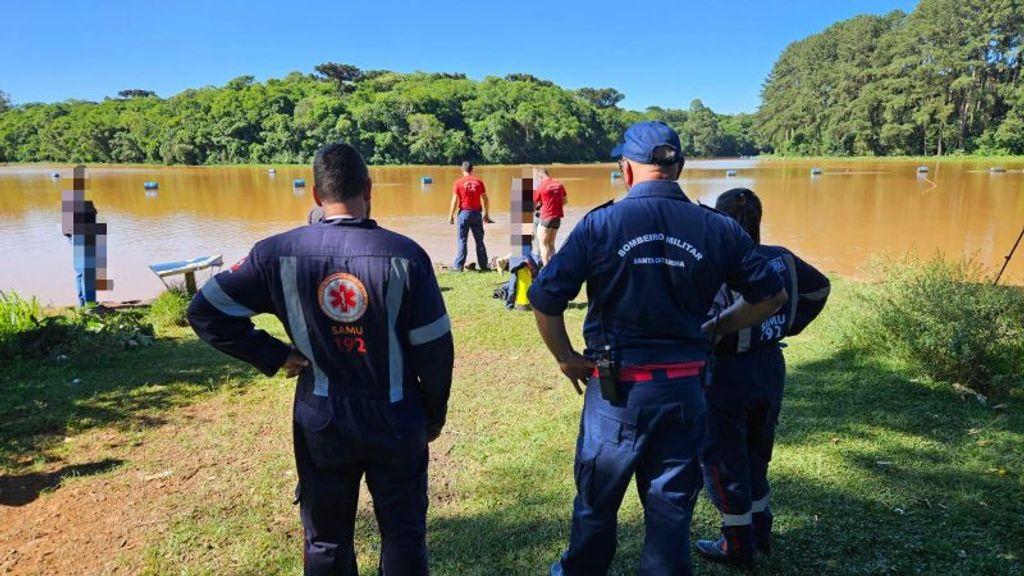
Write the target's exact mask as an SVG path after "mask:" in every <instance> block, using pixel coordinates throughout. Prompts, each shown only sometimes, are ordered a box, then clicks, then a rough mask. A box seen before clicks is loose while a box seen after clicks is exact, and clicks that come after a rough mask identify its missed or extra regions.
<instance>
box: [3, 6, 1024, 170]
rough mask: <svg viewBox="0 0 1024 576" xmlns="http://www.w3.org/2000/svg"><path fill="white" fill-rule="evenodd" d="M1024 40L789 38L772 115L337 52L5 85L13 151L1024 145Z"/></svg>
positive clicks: (300, 152)
mask: <svg viewBox="0 0 1024 576" xmlns="http://www.w3.org/2000/svg"><path fill="white" fill-rule="evenodd" d="M1022 48H1024V3H1022V2H1018V1H996V2H993V1H990V0H987V1H981V0H922V1H921V2H920V4H919V5H918V7H917V8H916V9H915V10H914V11H913V12H912V13H910V14H905V13H903V12H899V11H896V12H892V13H890V14H888V15H885V16H858V17H856V18H853V19H850V20H847V21H844V22H840V23H838V24H835V25H833V26H832V27H830V28H828V29H827V30H825V31H824V32H822V33H820V34H815V35H813V36H810V37H808V38H806V39H804V40H801V41H799V42H795V43H793V44H791V45H790V46H788V47H787V48H786V49H785V50H784V51H783V53H782V55H781V56H780V57H779V59H778V61H777V62H776V63H775V66H774V68H773V69H772V72H771V74H770V75H769V77H768V79H767V80H766V81H765V83H764V87H763V90H762V103H761V107H760V109H759V110H758V111H757V113H756V114H736V115H726V114H717V113H715V112H714V111H712V110H711V109H710V108H708V107H707V106H705V105H704V104H703V103H702V102H701V101H700V100H694V101H693V102H692V103H691V104H690V107H689V108H688V109H686V110H679V109H663V108H658V107H652V108H648V109H647V110H645V111H643V112H638V111H632V110H625V109H623V108H621V107H619V103H620V102H621V101H622V99H623V95H622V94H621V93H620V92H618V91H617V90H615V89H614V88H581V89H578V90H568V89H565V88H561V87H559V86H556V85H555V84H553V83H552V82H550V81H547V80H542V79H539V78H536V77H534V76H531V75H529V74H510V75H508V76H505V77H504V78H497V77H488V78H485V79H484V80H482V81H475V80H471V79H468V78H466V76H465V75H463V74H430V73H422V72H417V73H413V74H401V73H397V72H388V71H384V70H370V71H364V70H360V69H358V68H356V67H354V66H351V65H346V64H337V63H331V62H328V63H325V64H321V65H319V66H317V67H316V69H315V73H313V74H303V73H300V72H293V73H291V74H289V75H288V76H286V77H285V78H282V79H270V80H267V81H266V82H263V83H260V82H256V81H255V80H254V78H253V77H252V76H241V77H239V78H235V79H234V80H231V81H230V82H228V83H227V84H225V85H224V86H221V87H206V88H199V89H192V90H185V91H184V92H181V93H179V94H176V95H174V96H172V97H170V98H160V97H158V96H157V95H156V94H154V93H153V92H151V91H148V90H142V89H132V90H122V91H121V92H120V93H119V95H118V97H117V98H111V99H107V100H104V101H103V102H98V103H97V102H85V101H74V100H69V101H65V102H60V103H54V104H22V105H18V106H11V105H10V98H9V97H7V96H6V95H5V94H4V93H3V92H0V162H30V161H53V162H112V163H166V164H224V163H306V162H309V161H310V160H311V158H312V156H313V154H314V152H315V151H316V149H317V148H318V147H319V146H321V145H322V144H323V143H325V142H330V141H334V140H345V141H348V142H351V143H353V144H354V145H355V146H357V147H358V148H359V149H360V150H361V151H362V152H363V154H364V155H365V157H366V158H367V159H368V160H369V161H370V162H371V163H373V164H442V163H452V162H456V161H460V160H463V159H466V158H471V159H475V160H478V161H483V162H487V163H503V164H515V163H529V162H592V161H597V160H605V159H607V152H608V150H609V149H610V148H611V147H612V145H613V144H614V143H615V141H616V139H617V138H618V137H619V135H620V134H621V133H622V130H623V129H624V127H625V126H627V125H628V124H630V123H632V122H635V121H637V120H640V119H645V118H651V119H660V120H664V121H666V122H668V123H669V124H671V125H673V127H675V128H676V129H677V130H678V131H679V132H680V133H681V134H682V136H683V143H684V147H685V148H686V150H685V151H684V152H685V153H686V154H687V155H688V156H705V157H707V156H739V155H752V154H756V153H762V152H774V153H778V154H788V155H837V156H849V155H864V156H884V155H933V154H937V155H943V154H951V153H974V154H1024V83H1022V82H1021V77H1020V76H1021V52H1022ZM680 66H685V62H684V63H681V64H680ZM755 80H756V79H753V78H752V79H750V81H755Z"/></svg>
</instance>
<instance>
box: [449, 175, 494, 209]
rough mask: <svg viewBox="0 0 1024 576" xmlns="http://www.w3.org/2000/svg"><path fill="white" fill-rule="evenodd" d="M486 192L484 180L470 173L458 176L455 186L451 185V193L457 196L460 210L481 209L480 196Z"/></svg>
mask: <svg viewBox="0 0 1024 576" xmlns="http://www.w3.org/2000/svg"><path fill="white" fill-rule="evenodd" d="M486 193H487V189H486V188H484V181H483V180H481V179H479V178H477V177H476V176H473V175H472V174H470V175H468V176H463V177H462V178H459V179H458V180H456V181H455V186H453V187H452V194H454V195H456V196H458V197H459V209H460V210H476V211H477V212H479V211H481V210H483V204H481V203H480V197H481V196H483V195H484V194H486Z"/></svg>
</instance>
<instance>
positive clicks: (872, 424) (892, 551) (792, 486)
mask: <svg viewBox="0 0 1024 576" xmlns="http://www.w3.org/2000/svg"><path fill="white" fill-rule="evenodd" d="M783 419H784V423H783V425H782V426H781V428H780V436H779V450H778V451H777V457H776V462H775V467H774V468H773V471H772V473H771V478H772V482H773V493H772V494H773V495H772V502H773V508H774V509H775V512H776V530H775V533H776V542H775V552H774V553H773V554H772V555H770V556H767V557H764V558H763V559H762V560H761V561H760V567H759V570H758V573H760V574H771V575H782V574H785V575H801V574H835V575H850V576H853V575H872V574H1006V575H1020V574H1024V565H1022V560H1024V558H1022V554H1021V553H1020V550H1024V547H1022V546H1021V544H1022V543H1024V522H1022V520H1024V501H1022V500H1021V499H1020V484H1019V478H1018V477H1016V476H1015V474H1019V471H1020V470H1021V468H1020V466H1018V465H1016V464H1014V462H1019V461H1020V460H1019V444H1018V445H1017V447H1016V448H1014V445H1013V444H1012V443H1013V442H1014V441H1016V439H1019V438H1020V437H1021V431H1022V427H1021V425H1020V420H1019V416H1018V415H1016V414H1011V415H1009V416H1004V415H1000V414H998V413H994V412H993V411H991V410H989V409H986V408H984V407H981V406H980V405H977V404H976V403H974V402H973V401H963V400H961V399H960V398H959V396H958V395H956V394H955V393H954V392H953V391H952V390H948V389H946V388H944V387H943V386H941V385H930V384H921V383H915V382H912V381H909V380H908V379H907V378H906V377H905V376H903V375H901V374H900V373H899V372H898V370H897V369H896V368H893V367H890V366H887V365H886V364H885V363H884V362H878V361H876V360H873V359H871V358H867V357H862V356H858V355H857V354H854V353H852V352H836V353H835V354H831V355H829V356H827V357H826V358H824V359H820V360H813V361H807V362H800V363H794V365H793V366H792V367H791V378H790V382H789V390H788V391H787V398H786V404H785V407H784V409H783ZM999 419H1001V420H999ZM994 420H998V422H1001V424H999V427H1000V429H1001V430H1002V432H1003V433H1005V435H1006V438H1007V440H1006V442H1008V443H1009V444H1008V446H1007V447H1003V448H1000V447H996V446H991V447H989V448H986V449H984V450H982V449H979V447H978V445H977V443H976V441H975V440H976V438H977V436H972V435H971V434H970V433H969V431H970V430H972V429H976V428H984V427H985V426H989V425H991V424H992V422H993V421H994ZM833 440H835V441H833ZM1003 453H1008V455H1006V456H1003ZM1014 453H1017V454H1018V455H1017V456H1014V455H1013V454H1014ZM537 457H538V454H537V453H534V454H532V457H526V458H524V459H523V460H517V461H514V462H507V461H503V462H504V463H503V464H500V465H494V466H491V467H489V469H488V470H487V471H486V477H485V478H482V479H481V480H480V485H479V486H478V487H477V489H475V490H473V492H474V494H476V496H477V497H479V498H485V499H486V500H488V501H492V502H495V505H493V506H491V507H490V509H488V510H486V511H485V512H482V513H476V514H456V515H454V516H444V515H441V516H438V517H434V518H432V520H431V523H430V532H429V539H430V550H431V561H432V566H433V567H434V568H435V573H437V574H439V575H449V574H451V575H455V574H458V575H484V574H509V575H512V574H524V575H525V574H540V573H544V572H545V571H546V569H547V566H548V565H549V564H550V563H551V562H553V561H555V560H556V559H557V558H558V556H559V554H560V553H561V552H562V550H563V549H564V546H565V545H566V544H567V539H568V534H569V518H570V503H571V495H567V494H561V493H559V491H558V490H555V489H553V488H552V487H551V486H550V485H549V484H550V483H545V482H544V478H545V476H544V474H542V473H538V472H537V467H538V463H537V462H538V460H534V459H535V458H537ZM1004 457H1005V458H1009V459H1010V460H1008V461H1007V462H1008V463H1004V464H1000V459H1001V458H1004ZM1014 458H1017V460H1013V459H1014ZM787 459H788V460H789V461H786V460H787ZM880 462H881V464H880ZM999 466H1005V467H1006V468H1008V469H1009V472H1008V473H1007V475H1006V476H1000V475H998V474H993V473H990V472H988V470H989V469H990V468H992V467H999ZM627 499H635V495H634V492H633V490H630V491H629V493H628V494H627ZM719 521H720V519H719V516H718V514H717V512H715V511H714V510H713V509H712V508H711V506H710V504H709V503H708V502H707V501H706V498H703V497H702V502H701V503H700V506H699V511H698V513H697V515H696V517H695V521H694V526H693V530H692V537H691V545H692V542H693V540H695V539H696V538H708V537H717V535H718V523H719ZM642 540H643V523H642V519H640V518H637V517H635V516H634V515H632V514H629V515H620V525H619V549H618V553H617V555H616V559H615V561H614V563H613V566H612V570H611V572H610V573H611V574H633V573H635V570H636V566H637V564H638V561H639V555H640V550H641V547H642ZM692 556H693V563H694V567H695V573H696V574H698V575H699V574H735V573H736V572H735V571H734V570H732V569H730V568H728V567H721V566H718V565H714V564H711V563H708V562H705V561H703V560H701V559H699V558H698V557H697V556H696V555H695V554H692Z"/></svg>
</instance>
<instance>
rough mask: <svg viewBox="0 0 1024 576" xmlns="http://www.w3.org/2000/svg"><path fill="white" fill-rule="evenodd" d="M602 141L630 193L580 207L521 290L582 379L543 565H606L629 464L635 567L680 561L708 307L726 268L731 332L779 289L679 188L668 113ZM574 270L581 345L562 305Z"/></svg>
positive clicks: (663, 567) (773, 301)
mask: <svg viewBox="0 0 1024 576" xmlns="http://www.w3.org/2000/svg"><path fill="white" fill-rule="evenodd" d="M612 154H613V155H614V156H620V155H621V157H622V159H621V160H620V162H619V164H620V167H621V168H622V174H623V178H624V180H625V182H626V185H627V186H628V187H629V193H628V194H627V195H626V197H625V199H624V200H622V201H620V202H616V203H614V204H612V203H609V204H606V205H604V206H601V207H599V208H597V209H596V210H593V211H592V212H590V213H589V214H587V215H586V216H585V217H584V218H583V220H581V221H580V223H579V224H577V225H576V227H575V228H573V230H572V232H571V233H570V234H569V237H568V238H567V239H566V241H565V244H564V245H563V246H562V250H561V252H560V253H559V255H558V257H557V258H553V259H552V260H551V262H550V263H548V265H547V266H545V267H544V268H543V269H542V271H541V273H540V275H539V276H538V277H537V279H536V280H535V281H534V282H533V285H532V286H531V288H530V292H529V297H530V303H531V304H532V305H533V309H534V312H535V314H536V317H537V325H538V328H539V330H540V333H541V336H542V337H543V339H544V343H545V344H546V345H547V347H548V349H549V350H550V351H551V353H552V354H553V355H554V357H555V359H556V360H557V361H558V366H559V368H560V369H561V371H562V372H563V373H564V374H565V375H566V376H567V377H568V378H569V380H570V381H572V383H573V384H574V385H575V386H576V387H577V390H580V385H581V384H582V385H583V386H585V387H586V396H585V398H584V401H583V414H582V416H581V422H580V430H579V436H578V438H577V441H576V464H575V478H576V500H575V503H574V505H573V518H572V534H571V537H570V540H569V547H568V549H567V550H566V551H565V553H564V554H563V555H562V557H561V559H560V560H559V561H558V562H555V564H554V565H553V566H552V567H551V574H553V575H560V574H566V575H578V576H584V575H586V576H595V575H603V574H607V573H608V568H609V566H610V565H611V562H612V558H613V557H614V555H615V548H616V540H617V518H616V516H617V514H618V510H619V506H620V504H621V503H622V498H623V496H624V495H625V492H626V488H627V487H628V486H629V482H630V479H631V478H632V477H633V475H634V474H635V475H636V483H637V489H638V490H639V493H640V501H641V502H642V503H643V506H644V519H645V524H646V532H645V540H644V549H643V554H642V555H641V557H640V574H652V575H654V574H658V575H662V574H664V575H673V576H682V575H688V574H690V573H691V566H690V551H689V546H688V538H689V526H690V518H691V515H692V513H693V504H694V502H695V500H696V497H697V494H698V493H699V491H700V485H701V479H700V467H699V462H698V453H699V450H700V447H701V443H702V442H703V438H704V397H703V395H702V394H701V386H700V383H701V378H700V374H701V369H702V367H703V366H704V362H705V360H706V359H707V354H708V348H709V346H708V342H709V333H708V330H709V329H710V327H711V323H706V322H705V319H706V313H707V310H708V309H709V308H710V307H711V304H712V301H713V299H714V297H715V294H716V293H717V292H718V288H719V286H721V284H722V283H723V282H724V283H725V284H727V285H728V286H730V287H731V288H732V289H733V290H736V291H738V292H740V293H741V294H743V295H744V298H745V299H744V300H743V301H741V302H739V303H737V305H736V306H734V307H732V308H730V309H729V310H727V311H725V312H724V313H723V314H722V315H721V317H720V318H719V330H720V331H721V332H723V333H724V332H729V331H733V330H738V329H740V328H743V327H745V326H750V325H752V324H756V323H760V322H761V321H762V320H764V319H766V318H767V317H768V316H770V315H771V314H772V313H773V312H774V311H775V310H777V309H778V307H779V306H780V305H782V304H783V303H784V302H785V301H786V293H785V291H784V290H783V283H782V279H781V278H780V277H779V274H778V273H777V272H775V271H774V270H772V269H771V268H770V267H769V266H768V262H767V261H766V260H765V259H764V258H762V257H761V256H759V255H758V254H757V253H756V252H755V251H754V243H753V242H752V241H751V240H750V237H749V236H747V234H746V232H744V231H743V230H742V229H741V228H740V227H739V225H737V224H736V222H735V221H733V220H731V219H729V218H727V217H725V216H723V215H721V214H719V213H717V212H714V211H713V210H710V209H707V208H704V207H702V206H699V205H697V204H694V203H693V202H691V201H690V200H689V199H688V198H687V197H686V195H685V194H684V193H683V191H682V189H681V188H680V187H679V184H677V183H676V180H678V178H679V174H680V172H681V171H682V168H683V156H682V148H681V146H680V143H679V136H678V135H677V134H676V132H675V131H674V130H672V129H671V128H670V127H669V126H667V125H666V124H663V123H661V122H641V123H638V124H634V125H633V126H631V127H630V128H629V129H628V130H627V131H626V134H625V142H624V143H623V144H620V145H619V146H618V147H617V148H616V149H615V150H613V151H612ZM584 282H586V285H587V301H588V303H589V310H588V312H587V318H586V321H585V322H584V325H583V337H584V340H585V341H586V346H587V348H586V350H585V351H584V353H583V354H580V353H577V352H576V351H574V350H573V348H572V344H571V342H570V340H569V336H568V335H567V334H566V329H565V322H564V319H563V317H562V314H563V312H564V311H565V309H566V307H567V306H568V304H569V302H570V301H571V300H572V299H573V298H575V297H576V295H577V294H578V293H579V291H580V288H581V286H582V285H583V283H584ZM581 393H582V392H581Z"/></svg>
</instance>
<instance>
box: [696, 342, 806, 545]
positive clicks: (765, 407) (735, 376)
mask: <svg viewBox="0 0 1024 576" xmlns="http://www.w3.org/2000/svg"><path fill="white" fill-rule="evenodd" d="M785 380H786V361H785V359H784V358H783V356H782V349H781V347H780V346H779V345H777V344H775V345H771V346H765V347H761V348H755V349H753V350H751V351H749V352H744V353H742V354H737V355H733V356H721V357H719V358H718V362H717V365H716V367H715V374H714V379H713V381H712V384H711V386H709V387H708V388H707V389H706V390H705V397H706V399H707V409H708V413H707V436H706V437H705V439H704V450H703V457H702V462H701V464H702V470H703V473H704V484H705V486H707V489H708V495H709V496H710V498H711V501H712V502H713V503H714V504H715V507H716V508H718V510H719V512H721V513H722V533H723V535H724V536H725V538H726V542H727V546H728V550H729V552H730V554H738V555H749V554H752V553H753V550H754V548H755V547H758V548H761V549H768V548H769V547H770V546H771V526H772V512H771V507H770V506H769V502H768V493H769V486H768V463H769V462H770V461H771V459H772V448H773V446H774V444H775V427H776V425H777V424H778V422H779V411H780V409H781V408H782V393H783V388H784V385H785Z"/></svg>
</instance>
